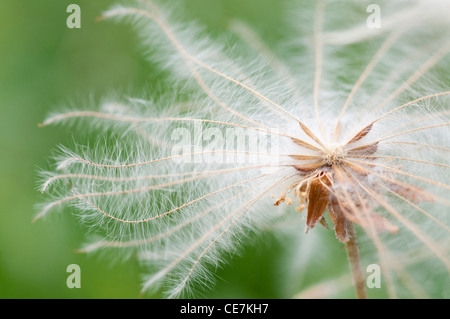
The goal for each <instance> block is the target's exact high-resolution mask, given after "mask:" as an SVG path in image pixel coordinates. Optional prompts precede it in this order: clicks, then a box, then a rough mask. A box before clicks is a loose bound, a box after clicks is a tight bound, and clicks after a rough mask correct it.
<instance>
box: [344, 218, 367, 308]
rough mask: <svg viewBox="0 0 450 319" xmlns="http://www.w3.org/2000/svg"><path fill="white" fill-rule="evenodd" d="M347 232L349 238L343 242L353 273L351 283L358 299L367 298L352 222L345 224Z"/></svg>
mask: <svg viewBox="0 0 450 319" xmlns="http://www.w3.org/2000/svg"><path fill="white" fill-rule="evenodd" d="M347 232H348V236H349V240H348V241H347V242H346V243H345V248H346V250H347V255H348V260H349V262H350V268H351V270H352V275H353V284H354V286H355V290H356V297H357V298H358V299H367V293H366V281H365V279H364V274H363V271H362V267H361V259H360V257H359V250H358V241H357V240H356V233H355V228H354V227H353V223H351V222H349V223H348V224H347Z"/></svg>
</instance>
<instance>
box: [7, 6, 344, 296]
mask: <svg viewBox="0 0 450 319" xmlns="http://www.w3.org/2000/svg"><path fill="white" fill-rule="evenodd" d="M113 2H114V1H107V0H95V1H92V0H84V1H74V0H72V1H66V0H2V1H0V123H1V125H0V150H1V156H0V298H139V292H140V283H141V279H142V278H141V273H142V272H144V271H142V269H140V266H139V265H138V263H137V261H136V260H135V259H133V258H131V259H130V260H128V261H127V262H125V263H115V264H112V263H111V262H110V260H109V259H108V258H97V257H95V256H85V255H82V254H77V253H75V252H74V249H76V248H79V247H80V246H81V245H82V243H83V242H84V238H85V233H86V229H85V228H83V227H82V226H80V225H79V223H78V221H77V220H76V218H75V217H73V216H72V215H71V214H70V212H68V211H62V212H58V211H56V212H53V213H52V214H50V216H49V218H46V219H45V220H39V221H38V222H36V223H31V220H32V218H33V216H34V215H35V213H36V210H35V208H34V205H35V204H37V203H39V201H41V200H42V198H41V196H42V195H41V194H40V193H39V192H38V191H37V190H36V186H37V172H38V170H39V168H44V169H45V168H48V167H49V157H50V155H51V151H52V150H54V149H55V148H56V147H57V145H59V144H62V145H68V146H70V145H73V140H74V139H76V138H77V136H78V134H79V132H76V131H71V130H66V129H64V128H62V127H60V126H52V127H47V128H38V127H37V124H38V123H39V122H41V121H42V120H43V119H44V118H45V116H46V115H47V114H48V112H50V111H51V110H54V109H56V108H57V106H58V105H61V104H64V103H65V102H71V101H74V100H77V98H78V97H81V98H83V99H84V100H86V97H89V96H91V95H93V96H95V97H101V96H102V95H103V94H108V93H111V92H118V93H119V94H120V92H122V91H127V90H129V89H137V90H143V89H145V87H146V86H147V85H149V84H155V83H157V82H158V81H159V79H160V77H161V76H162V73H161V72H160V71H157V69H156V68H155V66H154V65H151V64H149V63H146V62H145V61H144V57H143V56H142V54H141V53H140V50H139V46H138V39H137V37H136V35H135V34H134V32H133V30H132V28H130V27H129V26H127V25H117V24H114V23H112V22H95V18H96V16H98V15H99V14H100V12H101V11H102V10H104V9H106V8H108V7H109V6H110V5H111V4H112V3H113ZM285 2H286V1H273V0H246V1H242V0H188V1H179V2H178V3H179V5H180V6H181V7H183V8H184V9H181V11H182V12H183V11H184V12H185V14H186V19H187V20H196V21H198V22H199V23H200V24H203V25H205V26H206V27H207V28H209V30H210V31H211V33H212V34H215V33H219V32H221V31H223V30H225V29H226V28H227V25H228V21H229V20H230V19H242V20H244V21H246V22H248V23H249V24H250V25H253V26H255V27H256V28H257V30H259V32H260V33H261V34H262V35H263V36H264V38H265V39H266V40H267V41H268V43H269V44H270V43H271V41H273V42H275V41H276V40H277V35H278V34H277V27H278V26H279V23H278V21H280V20H281V19H282V18H283V7H284V5H285ZM70 3H77V4H79V5H80V7H81V14H82V15H81V26H82V27H81V29H68V28H67V27H66V19H67V16H68V15H69V14H68V13H66V8H67V6H68V5H69V4H70ZM299 232H303V228H302V229H299ZM317 234H319V236H322V237H323V238H324V239H323V240H324V241H329V242H330V243H331V247H333V249H331V252H330V251H325V250H322V251H317V252H315V253H314V254H313V257H314V258H313V262H311V263H309V266H303V267H304V269H303V278H304V280H303V281H302V284H301V285H298V287H297V286H295V285H297V284H296V283H295V281H292V278H289V276H290V275H291V274H290V273H289V271H287V270H286V268H289V267H290V265H286V263H287V262H289V260H290V259H289V257H290V254H292V251H289V250H285V249H284V247H285V246H286V245H285V244H286V240H288V239H286V238H275V237H273V236H267V237H266V238H265V240H264V241H259V242H258V243H257V245H253V246H251V247H246V248H245V249H244V251H243V253H242V256H240V257H236V258H234V259H233V260H232V262H230V264H228V265H227V266H225V267H224V269H222V270H219V271H218V272H217V275H218V277H219V278H220V279H219V280H218V284H217V285H216V286H215V288H214V289H213V290H211V291H206V292H205V293H204V294H203V295H202V297H209V298H290V297H292V295H293V294H295V293H296V292H298V291H299V290H300V289H303V288H306V287H308V285H310V284H312V283H314V282H316V281H318V280H322V279H326V278H333V277H336V276H337V275H340V274H344V273H346V272H347V271H346V269H347V268H346V267H347V265H346V257H345V253H344V250H343V249H342V247H340V246H339V245H338V244H337V242H336V240H335V238H333V234H332V232H326V231H324V230H317ZM330 261H332V262H330ZM69 264H78V265H80V267H81V285H82V287H81V289H69V288H67V286H66V278H67V276H68V273H67V272H66V268H67V266H68V265H69ZM292 268H295V267H294V266H292ZM339 296H340V297H352V296H353V292H352V290H351V289H350V291H348V290H347V291H346V292H345V293H343V294H341V295H339ZM144 297H159V295H154V296H151V295H145V296H144Z"/></svg>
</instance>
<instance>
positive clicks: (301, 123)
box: [36, 0, 450, 298]
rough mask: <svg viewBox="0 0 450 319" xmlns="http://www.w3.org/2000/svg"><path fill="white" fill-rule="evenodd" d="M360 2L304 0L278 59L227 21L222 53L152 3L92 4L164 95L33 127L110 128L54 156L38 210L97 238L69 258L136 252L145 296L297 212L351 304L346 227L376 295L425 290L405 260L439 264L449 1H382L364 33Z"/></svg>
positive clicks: (177, 288) (218, 260)
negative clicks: (144, 56)
mask: <svg viewBox="0 0 450 319" xmlns="http://www.w3.org/2000/svg"><path fill="white" fill-rule="evenodd" d="M368 5H369V2H367V3H366V2H364V1H355V2H347V3H345V4H344V3H342V2H339V1H317V3H313V2H308V3H302V4H301V5H300V6H299V8H298V9H297V10H293V11H294V12H295V17H294V18H295V20H294V19H293V20H294V28H293V29H294V30H293V31H292V32H293V33H294V32H298V31H299V30H300V34H299V35H296V36H292V37H290V36H288V35H289V33H290V31H286V33H285V34H286V38H288V41H285V44H284V46H283V47H282V51H281V55H280V56H282V58H281V57H280V58H279V57H278V56H277V54H276V53H275V51H274V50H271V49H270V48H269V46H267V45H266V44H265V43H264V42H263V41H262V40H261V38H260V37H259V36H258V35H257V33H256V32H254V31H253V30H252V29H250V28H249V27H247V26H246V25H244V24H243V23H241V22H233V23H231V30H232V31H233V32H234V33H235V35H237V36H238V37H237V39H234V41H235V43H236V44H235V45H234V46H232V47H227V46H226V45H225V43H231V40H226V41H225V40H224V41H223V42H222V44H219V43H218V41H213V40H211V39H210V38H209V37H208V36H207V35H205V32H204V31H202V30H201V29H200V28H198V27H197V26H195V25H192V24H180V23H179V22H176V23H175V22H174V21H176V19H175V18H172V14H169V10H168V8H160V7H159V6H157V5H156V4H155V3H153V2H150V1H145V0H142V1H134V2H131V3H130V4H129V5H117V6H115V7H113V8H111V9H110V10H108V11H106V12H104V13H103V15H102V16H101V17H100V20H104V19H115V20H126V21H128V22H131V23H132V24H133V25H134V26H135V27H136V29H137V30H138V31H139V34H140V35H142V40H143V42H144V45H145V46H148V47H149V48H151V53H149V57H150V59H151V61H156V62H159V63H160V64H161V66H162V67H163V68H164V69H167V70H170V71H171V73H172V77H171V78H170V79H169V81H170V84H171V86H172V87H173V90H172V91H171V92H168V93H167V92H166V93H161V94H158V97H157V98H152V99H150V100H144V99H138V98H124V99H121V100H120V99H109V100H105V101H104V102H103V103H100V104H101V106H100V108H99V109H96V110H93V109H73V110H72V109H70V110H67V111H65V112H61V113H57V114H52V115H51V116H49V117H48V118H47V120H45V121H44V122H43V124H42V126H46V125H49V124H53V123H64V124H68V123H71V122H75V121H83V123H84V122H87V123H89V124H91V126H92V124H94V126H95V127H101V128H103V129H104V132H106V135H105V136H106V137H105V141H104V142H101V141H99V142H98V143H97V144H96V145H95V146H87V147H84V146H79V147H78V149H77V150H76V151H70V150H68V149H66V148H63V149H62V150H61V155H60V156H59V158H58V165H57V169H56V172H46V173H44V180H45V181H44V183H43V185H42V191H43V192H44V191H45V192H46V193H50V194H53V196H52V198H51V201H50V202H49V203H47V204H45V206H43V207H42V210H41V211H40V213H39V214H38V215H37V217H36V218H40V217H42V216H43V215H45V214H47V213H48V212H49V211H50V210H52V209H54V208H56V207H59V206H61V205H62V204H71V205H73V206H75V207H76V210H77V212H78V214H79V216H80V218H81V220H82V221H83V222H85V223H87V224H88V225H91V226H92V227H93V228H94V230H95V231H97V232H98V233H99V234H101V236H103V238H102V239H101V240H99V241H96V242H94V243H91V244H89V245H87V246H86V247H84V248H83V249H81V250H82V251H85V252H88V251H96V250H99V249H107V248H114V249H115V250H121V251H137V252H138V253H139V256H140V259H141V260H142V261H143V263H144V264H148V265H149V268H150V269H151V270H154V272H153V273H152V274H151V275H150V276H149V277H148V278H147V279H146V281H145V283H144V285H143V290H144V291H145V290H147V289H150V288H154V287H158V285H159V284H162V286H163V289H164V291H166V292H167V293H168V295H170V296H178V295H179V294H180V293H184V292H189V290H188V289H189V288H191V287H192V285H191V283H193V282H200V283H201V284H205V285H208V284H209V283H211V282H212V281H213V279H214V278H213V276H212V275H211V271H210V269H211V268H210V267H208V265H211V264H212V265H215V266H219V265H221V264H222V263H223V262H224V258H223V257H222V256H223V255H224V253H235V252H236V250H237V248H238V247H239V245H240V244H241V243H242V242H243V240H244V239H245V238H248V235H249V234H251V233H257V232H258V231H259V230H260V229H262V228H264V227H266V226H271V225H273V224H274V223H276V221H278V220H282V219H284V218H288V217H289V216H295V217H297V216H298V217H300V216H304V219H305V220H306V231H307V232H308V231H309V232H311V229H313V228H314V227H315V226H316V225H317V224H319V223H320V224H322V225H323V226H325V227H328V224H329V223H330V222H331V223H332V224H333V228H334V233H335V235H336V238H337V240H338V241H339V242H342V243H344V244H345V246H346V248H347V251H348V254H349V259H350V263H351V268H352V273H353V280H354V284H355V287H356V290H357V294H358V297H361V298H364V297H365V296H366V295H365V288H364V285H365V281H364V277H363V274H362V271H361V264H360V259H359V252H358V246H357V243H356V237H355V236H356V235H355V229H354V225H356V227H357V228H361V229H363V230H364V231H365V236H367V238H369V239H370V241H371V243H372V244H371V245H373V247H374V248H375V249H376V251H377V252H378V257H374V256H373V255H371V256H372V257H371V258H372V259H371V260H372V263H379V264H380V266H381V269H382V272H383V276H384V277H383V279H384V281H385V283H386V287H387V292H388V294H389V296H390V297H396V296H399V295H400V296H403V295H406V293H405V292H404V289H403V288H398V287H404V288H406V290H407V291H409V292H410V293H411V294H412V295H413V296H423V295H426V294H427V291H426V290H427V289H426V287H424V284H423V282H422V281H421V279H420V276H421V275H420V273H419V275H417V272H415V271H412V270H411V271H410V269H409V268H410V266H411V264H413V263H416V264H417V263H423V262H426V261H432V264H433V267H434V268H433V271H436V274H441V273H444V274H445V276H448V271H449V269H450V261H449V258H448V248H447V247H448V231H449V227H448V223H447V224H446V221H448V211H449V209H448V207H449V205H450V200H449V199H448V194H449V189H450V178H449V176H450V175H449V173H448V172H449V171H448V170H449V168H450V161H449V154H450V153H449V152H450V145H449V139H448V136H450V111H449V95H450V88H449V83H450V82H449V81H448V80H449V78H448V74H449V72H448V71H449V68H448V65H449V64H448V63H449V60H448V53H449V52H450V42H449V40H448V39H449V34H450V32H449V30H450V28H449V23H448V16H449V15H448V14H449V11H450V8H449V3H448V1H438V0H434V1H427V3H426V4H424V3H423V2H420V1H417V2H416V1H410V2H402V3H397V4H394V3H392V2H391V3H389V2H387V1H386V2H384V1H383V2H381V3H380V4H379V6H380V8H381V9H382V14H383V15H382V26H381V28H374V29H371V28H369V27H368V26H367V24H366V22H367V15H368V14H367V13H366V11H365V9H366V7H367V6H368ZM282 61H283V62H282ZM155 96H156V94H155ZM93 134H94V133H93ZM99 140H100V139H99ZM63 182H64V183H63ZM271 195H272V196H271ZM291 204H292V206H293V207H295V208H296V209H294V208H293V207H292V206H291ZM274 206H278V207H274ZM296 211H297V212H296ZM303 211H304V212H303ZM298 212H301V214H299V213H298ZM327 220H329V221H328V222H327ZM294 223H295V225H297V223H298V221H297V220H296V221H295V222H294ZM296 229H297V231H300V228H299V227H297V226H296ZM337 243H338V242H337ZM368 245H370V243H366V242H364V243H363V245H360V246H361V249H362V250H363V251H364V250H366V249H368V250H370V249H369V248H368V247H366V246H368ZM420 256H421V257H420ZM435 260H437V261H438V262H437V263H436V262H435ZM428 266H429V264H425V266H423V267H422V268H421V271H422V274H423V272H427V271H428V270H427V269H428V268H427V267H428ZM424 267H425V268H424ZM407 268H408V269H407ZM416 276H418V277H416ZM434 279H436V277H434ZM447 279H448V277H447ZM397 284H398V285H397Z"/></svg>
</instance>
